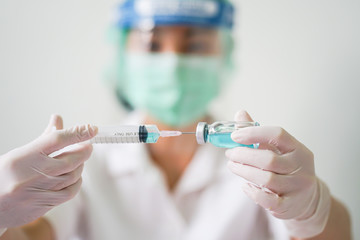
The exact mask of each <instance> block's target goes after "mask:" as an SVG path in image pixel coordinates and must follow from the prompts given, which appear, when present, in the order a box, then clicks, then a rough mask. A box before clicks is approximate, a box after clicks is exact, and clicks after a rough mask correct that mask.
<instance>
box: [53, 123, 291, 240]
mask: <svg viewBox="0 0 360 240" xmlns="http://www.w3.org/2000/svg"><path fill="white" fill-rule="evenodd" d="M130 122H132V123H136V121H135V120H132V121H130ZM169 161H171V159H169ZM226 163H227V160H226V158H225V157H224V150H223V149H219V148H216V147H214V146H212V145H205V146H200V147H199V149H198V151H197V152H196V154H195V156H194V158H193V160H192V162H191V163H190V164H189V166H188V167H187V169H186V171H185V173H184V175H183V176H182V177H181V179H180V181H179V182H178V184H177V186H176V188H175V190H174V191H173V192H169V191H168V190H167V185H166V181H165V178H164V175H163V173H162V172H161V170H160V169H159V168H158V167H157V166H156V165H155V164H154V163H153V162H152V161H151V159H150V157H149V156H148V153H147V151H146V145H144V144H129V145H95V146H94V153H93V155H92V157H91V158H90V159H89V160H88V161H87V163H86V165H85V166H86V167H85V172H84V174H83V187H82V191H81V193H80V194H79V195H78V196H77V197H76V198H75V199H73V200H71V201H69V202H68V203H65V204H63V205H61V206H59V207H57V208H55V209H53V210H52V211H50V212H49V213H48V214H47V216H46V218H47V219H48V220H49V221H50V223H51V225H52V226H53V228H54V230H55V233H56V236H57V239H58V240H70V239H71V240H75V239H81V240H100V239H104V240H115V239H116V240H119V239H126V240H143V239H146V240H153V239H154V240H170V239H171V240H177V239H179V240H200V239H201V240H202V239H206V240H227V239H229V240H231V239H240V240H269V239H276V240H285V239H286V240H289V239H290V237H288V234H287V231H286V228H285V226H284V225H283V222H282V221H281V220H278V219H276V218H274V217H272V216H271V215H269V214H268V213H267V212H266V211H265V210H263V209H262V208H261V207H259V206H258V205H256V204H255V203H254V202H253V201H252V200H251V199H249V198H248V197H247V196H246V195H245V194H244V193H243V192H242V190H241V185H242V184H243V180H242V179H241V178H240V177H238V176H236V175H234V174H233V173H231V172H230V171H228V170H227V168H226Z"/></svg>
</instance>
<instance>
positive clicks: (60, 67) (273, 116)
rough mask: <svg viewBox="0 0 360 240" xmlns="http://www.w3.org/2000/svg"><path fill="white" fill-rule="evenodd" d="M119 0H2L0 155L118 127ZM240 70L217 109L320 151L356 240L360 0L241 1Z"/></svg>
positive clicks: (359, 233)
mask: <svg viewBox="0 0 360 240" xmlns="http://www.w3.org/2000/svg"><path fill="white" fill-rule="evenodd" d="M114 3H116V1H115V0H102V1H94V0H87V1H85V0H78V1H70V0H63V1H54V0H49V1H40V0H32V1H24V0H23V1H18V0H0V111H1V113H0V119H1V120H0V123H1V124H0V153H5V152H6V151H8V150H10V149H12V148H15V147H17V146H20V145H22V144H25V143H27V142H29V141H30V140H32V139H33V138H35V137H36V136H38V135H39V134H40V133H41V131H42V130H43V129H44V127H45V126H46V124H47V121H48V118H49V116H50V114H51V113H59V114H61V115H62V116H63V117H64V119H65V126H67V127H69V126H72V125H74V124H80V123H87V122H89V123H94V124H109V123H117V122H119V121H120V120H121V119H122V118H123V116H124V111H123V110H121V109H119V107H118V105H117V103H116V101H115V98H114V96H113V95H112V92H111V90H110V89H109V88H107V87H106V85H105V84H104V80H103V76H104V69H105V66H106V63H107V62H108V59H109V58H108V55H109V49H108V47H107V44H106V41H105V40H106V37H105V35H106V34H105V32H106V27H107V26H108V19H109V12H110V9H111V7H112V6H113V5H114ZM237 5H239V6H241V8H238V11H237V12H238V17H237V24H236V30H235V32H236V34H235V35H236V44H237V48H236V53H235V55H236V59H237V63H236V68H237V70H238V73H237V74H236V76H235V77H234V81H233V82H232V84H231V86H229V87H228V88H226V90H225V91H224V94H223V96H222V97H221V98H220V100H219V102H218V103H217V104H216V105H215V107H214V109H215V111H216V112H217V114H218V115H219V118H221V119H222V120H227V119H232V116H233V114H234V112H235V111H236V110H238V109H246V110H248V111H249V112H250V114H252V115H253V118H254V119H256V120H257V121H259V122H260V123H261V124H262V125H279V126H282V127H284V128H285V129H286V130H287V131H288V132H290V133H291V134H293V135H294V136H295V137H296V138H297V139H299V140H300V141H301V142H303V143H304V144H305V145H306V146H308V147H309V148H310V149H311V150H312V151H313V152H314V153H315V158H316V159H315V160H316V171H317V174H318V176H320V177H321V178H322V179H323V180H325V181H326V182H327V183H328V185H329V186H330V189H331V191H332V193H333V194H334V195H335V196H336V197H337V198H339V199H341V200H342V201H343V202H345V203H346V205H347V206H348V207H349V209H350V211H351V215H352V220H353V232H354V236H355V239H360V227H359V226H360V208H359V207H358V205H359V204H360V173H359V169H360V159H359V155H360V145H359V144H360V137H359V136H360V127H359V123H360V110H359V107H360V94H359V92H360V83H359V80H360V47H359V43H360V26H359V22H360V14H359V13H360V1H358V0H296V1H288V0H272V1H269V0H256V1H255V0H247V1H245V0H242V1H238V2H237Z"/></svg>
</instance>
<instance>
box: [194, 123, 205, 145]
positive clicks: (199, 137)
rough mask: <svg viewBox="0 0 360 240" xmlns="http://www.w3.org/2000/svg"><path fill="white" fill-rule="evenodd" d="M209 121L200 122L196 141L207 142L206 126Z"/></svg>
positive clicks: (199, 142)
mask: <svg viewBox="0 0 360 240" xmlns="http://www.w3.org/2000/svg"><path fill="white" fill-rule="evenodd" d="M206 125H207V123H206V122H199V123H198V125H197V127H196V141H197V143H198V144H205V143H206V139H205V127H206Z"/></svg>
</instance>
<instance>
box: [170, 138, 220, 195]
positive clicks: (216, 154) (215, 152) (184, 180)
mask: <svg viewBox="0 0 360 240" xmlns="http://www.w3.org/2000/svg"><path fill="white" fill-rule="evenodd" d="M223 153H224V151H223V149H219V148H216V147H214V146H212V145H211V144H207V145H200V146H199V148H198V150H197V151H196V153H195V156H194V157H193V159H192V161H191V162H190V164H189V165H188V166H187V168H186V170H185V172H184V173H183V175H182V177H181V179H180V181H179V182H178V185H177V187H176V188H175V191H174V195H175V196H181V195H184V194H187V193H191V192H196V191H201V190H202V189H204V188H205V187H206V186H208V185H209V184H211V183H212V182H213V181H216V178H217V177H218V175H219V173H220V172H221V170H222V169H223V167H224V166H225V165H224V163H225V162H224V161H225V160H224V154H223Z"/></svg>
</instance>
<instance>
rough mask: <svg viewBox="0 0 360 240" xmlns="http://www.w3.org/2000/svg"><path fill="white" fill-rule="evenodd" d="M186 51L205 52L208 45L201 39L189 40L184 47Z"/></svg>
mask: <svg viewBox="0 0 360 240" xmlns="http://www.w3.org/2000/svg"><path fill="white" fill-rule="evenodd" d="M186 52H187V53H194V54H205V53H208V52H209V46H208V44H207V43H206V42H203V41H190V42H189V43H188V45H187V48H186Z"/></svg>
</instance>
